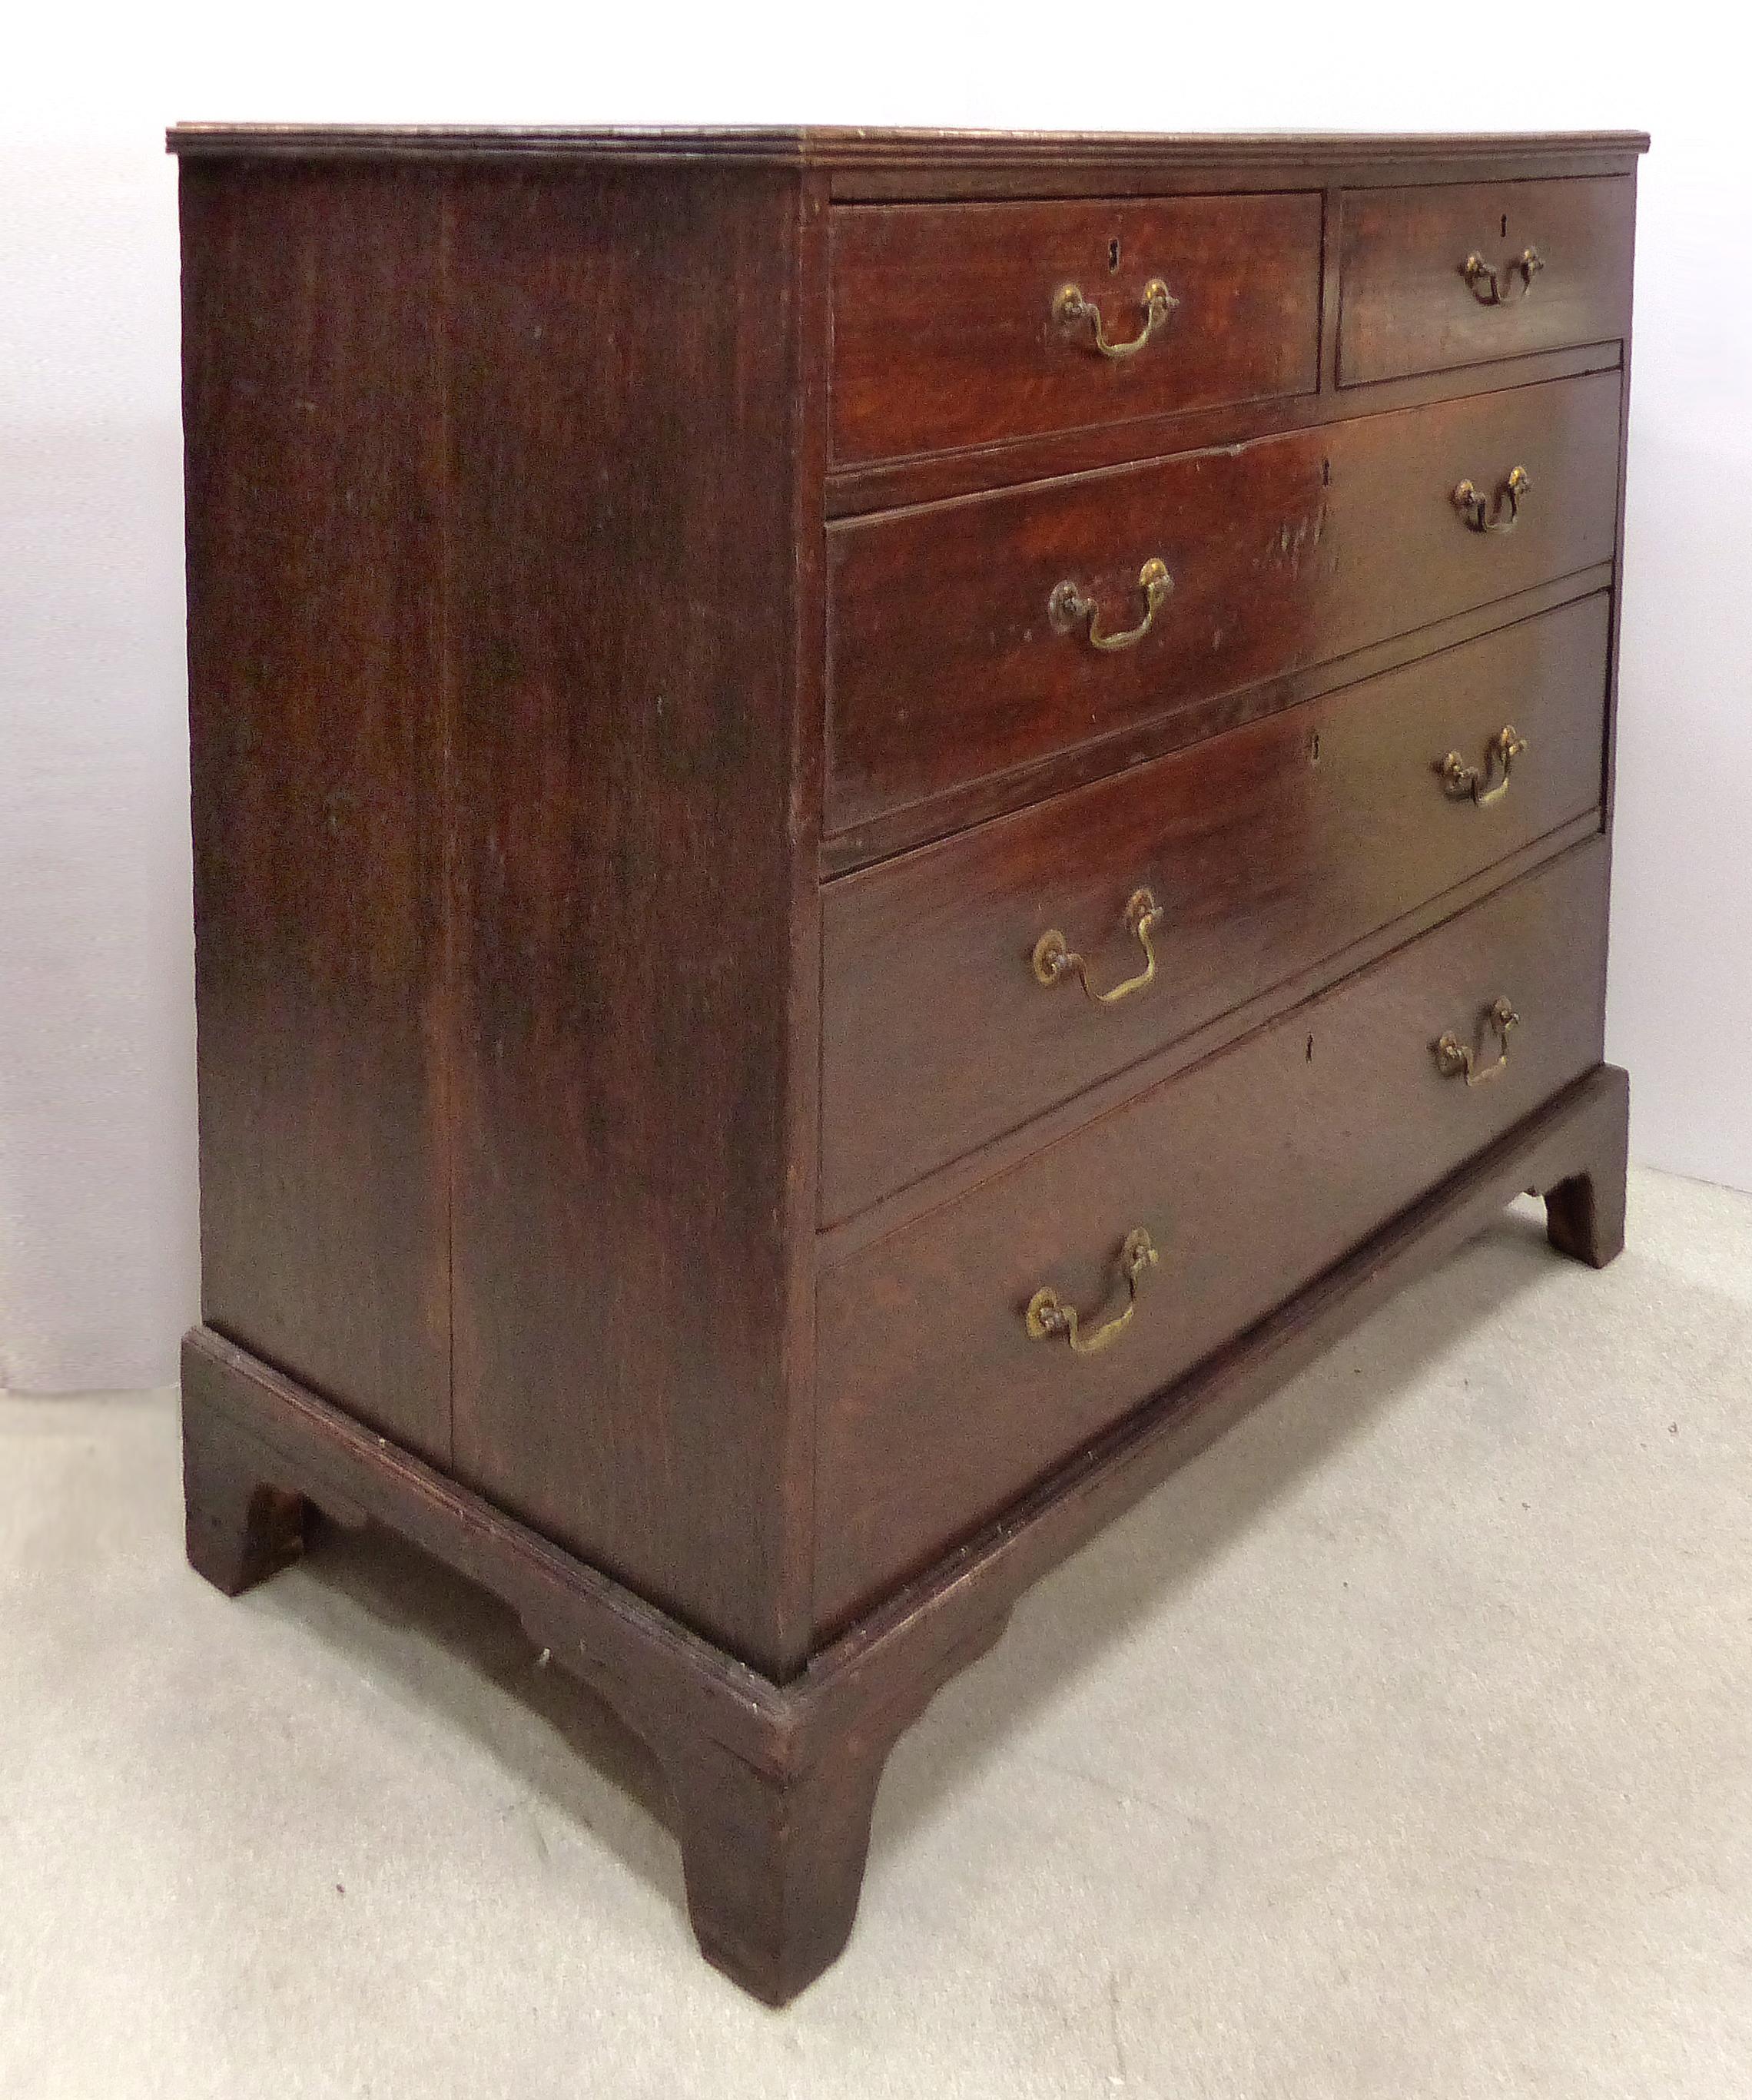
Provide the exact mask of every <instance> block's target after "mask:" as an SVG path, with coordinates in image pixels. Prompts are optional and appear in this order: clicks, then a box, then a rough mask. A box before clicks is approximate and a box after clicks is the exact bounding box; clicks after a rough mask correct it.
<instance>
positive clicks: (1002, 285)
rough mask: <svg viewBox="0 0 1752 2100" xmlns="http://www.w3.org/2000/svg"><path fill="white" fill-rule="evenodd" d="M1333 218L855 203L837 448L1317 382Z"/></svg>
mask: <svg viewBox="0 0 1752 2100" xmlns="http://www.w3.org/2000/svg"><path fill="white" fill-rule="evenodd" d="M1320 214H1321V204H1320V198H1319V197H1318V196H1317V195H1313V194H1307V195H1285V196H1208V197H1178V198H1172V199H1162V200H1146V201H1124V202H1115V201H1097V202H1092V203H1088V204H955V205H846V206H842V207H841V209H840V210H838V211H836V213H835V214H834V215H833V236H832V237H833V365H832V374H833V376H832V400H833V405H832V431H833V454H834V457H835V460H836V461H837V462H839V463H840V464H841V465H850V464H852V463H854V462H856V461H867V460H875V459H883V458H894V457H903V456H906V455H908V454H911V453H918V452H942V451H947V450H951V449H953V448H958V447H960V446H964V445H984V444H992V443H998V442H1000V441H1001V440H1002V439H1006V438H1019V437H1027V436H1033V435H1037V434H1039V433H1040V432H1042V431H1048V430H1079V429H1083V428H1084V427H1086V426H1089V425H1092V424H1101V423H1119V422H1125V421H1129V420H1131V419H1132V418H1133V417H1140V416H1159V415H1163V414H1167V413H1169V412H1173V411H1176V410H1180V409H1187V408H1211V407H1214V406H1216V405H1218V404H1222V403H1228V402H1239V401H1253V400H1260V399H1266V398H1269V397H1270V396H1273V395H1286V394H1301V393H1308V392H1311V391H1312V390H1313V387H1314V386H1315V384H1316V382H1317V373H1318V357H1319V340H1320V251H1321V226H1320ZM1158 284H1159V285H1161V286H1162V287H1163V289H1164V290H1165V292H1166V294H1167V297H1166V298H1161V297H1159V296H1158V298H1157V299H1156V300H1155V301H1154V304H1152V302H1151V301H1150V297H1149V293H1150V287H1151V286H1152V285H1158ZM1073 294H1076V295H1080V297H1079V296H1072V295H1073ZM1097 317H1098V322H1099V327H1098V329H1097ZM1146 329H1147V331H1148V337H1147V340H1144V341H1140V340H1139V338H1140V337H1142V336H1143V335H1144V334H1145V330H1146ZM1104 345H1105V348H1104V347H1103V346H1104Z"/></svg>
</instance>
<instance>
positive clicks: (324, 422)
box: [182, 163, 450, 1463]
mask: <svg viewBox="0 0 1752 2100" xmlns="http://www.w3.org/2000/svg"><path fill="white" fill-rule="evenodd" d="M182 218H183V329H184V385H183V417H184V428H185V433H186V446H187V473H188V663H189V717H190V731H191V746H192V759H191V767H192V789H193V795H192V814H193V836H194V877H195V920H196V1002H197V1006H198V1011H199V1053H198V1054H199V1070H200V1103H201V1107H200V1117H201V1304H202V1309H203V1317H205V1321H206V1323H207V1325H208V1326H210V1327H212V1328H214V1329H216V1330H218V1332H220V1333H222V1334H223V1335H227V1336H228V1337H230V1338H231V1339H233V1340H235V1341H236V1342H238V1343H241V1344H242V1345H243V1346H244V1347H245V1348H248V1349H249V1350H251V1351H253V1352H254V1353H255V1354H256V1355H257V1356H258V1357H262V1358H263V1359H264V1360H265V1361H267V1362H269V1363H271V1364H273V1365H276V1366H277V1367H278V1368H280V1369H281V1370H285V1371H287V1372H289V1374H291V1375H293V1377H295V1378H297V1379H299V1380H300V1381H301V1382H302V1383H304V1384H306V1385H307V1386H309V1387H311V1388H312V1389H313V1390H315V1391H316V1392H320V1393H322V1394H324V1395H325V1396H328V1397H329V1398H330V1399H332V1400H333V1401H337V1402H338V1403H339V1404H340V1405H342V1406H344V1407H346V1409H348V1410H349V1411H350V1412H351V1413H353V1414H355V1415H357V1416H358V1417H359V1418H360V1419H361V1420H363V1421H364V1422H366V1423H369V1424H370V1425H371V1426H372V1427H374V1428H376V1429H377V1430H379V1431H381V1432H383V1433H384V1434H385V1435H387V1436H394V1437H395V1438H396V1439H397V1440H398V1441H399V1442H401V1443H403V1444H405V1445H408V1448H409V1449H413V1450H414V1451H417V1452H418V1453H420V1454H421V1455H422V1456H423V1457H426V1458H430V1459H433V1460H435V1461H436V1462H439V1463H443V1462H448V1458H449V1455H450V1361H449V1358H450V1321H449V1303H448V1294H449V1277H448V1261H449V1251H448V1233H449V1218H448V1208H449V1170H448V1158H447V1149H446V1140H445V1130H444V1123H445V1114H446V1087H445V1063H446V1060H445V1054H444V1008H443V1001H444V978H443V917H442V900H443V894H444V874H443V851H442V842H441V836H440V827H439V799H440V779H439V686H440V655H441V647H442V622H441V616H440V609H439V594H438V592H437V590H436V589H435V587H434V579H435V576H436V575H437V571H438V567H439V544H440V537H441V510H442V495H443V492H442V481H443V471H444V461H443V456H442V451H441V448H440V445H439V430H440V420H439V390H440V348H441V346H440V329H439V318H438V312H437V308H436V307H435V303H434V302H433V301H432V300H431V298H430V296H429V292H428V286H429V284H430V281H431V280H433V279H435V276H436V272H437V262H438V249H439V205H438V182H437V179H436V178H435V176H434V175H433V174H430V172H426V171H421V170H414V169H394V168H351V169H333V168H329V169H324V168H308V167H298V166H292V165H251V164H242V165H240V164H236V163H231V164H211V165H201V164H194V165H189V166H187V167H185V168H184V169H183V174H182Z"/></svg>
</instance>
